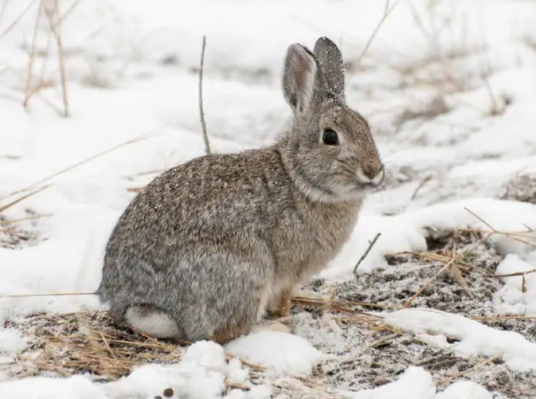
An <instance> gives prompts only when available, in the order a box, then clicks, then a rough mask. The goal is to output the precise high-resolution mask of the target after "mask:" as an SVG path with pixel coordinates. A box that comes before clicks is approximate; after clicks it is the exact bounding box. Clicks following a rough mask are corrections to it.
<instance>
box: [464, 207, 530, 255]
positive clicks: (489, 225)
mask: <svg viewBox="0 0 536 399" xmlns="http://www.w3.org/2000/svg"><path fill="white" fill-rule="evenodd" d="M463 209H465V210H466V211H467V212H469V213H470V214H471V215H473V216H474V217H475V218H477V219H478V220H480V221H481V222H482V223H484V224H485V225H486V226H488V227H489V228H490V230H491V233H490V234H489V235H490V236H491V235H493V234H499V235H505V236H507V237H508V238H510V239H512V240H514V241H517V242H520V243H523V244H526V245H529V246H531V247H533V248H536V243H534V242H530V241H527V240H524V239H521V238H519V236H518V235H516V234H510V233H507V232H501V231H498V230H497V229H495V228H494V227H493V226H492V225H491V224H489V223H488V222H486V221H485V220H484V219H483V218H481V217H480V216H478V215H477V214H476V213H474V212H473V211H471V210H470V209H468V208H465V207H464V208H463Z"/></svg>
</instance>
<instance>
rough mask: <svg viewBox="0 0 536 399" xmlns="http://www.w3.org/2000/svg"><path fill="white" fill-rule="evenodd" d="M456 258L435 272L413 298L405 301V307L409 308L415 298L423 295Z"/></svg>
mask: <svg viewBox="0 0 536 399" xmlns="http://www.w3.org/2000/svg"><path fill="white" fill-rule="evenodd" d="M454 261H455V259H451V260H450V261H449V262H448V263H446V264H445V265H444V266H442V267H441V268H440V269H439V270H438V271H437V273H435V274H434V275H433V276H432V277H430V279H429V280H428V281H427V282H426V283H425V284H424V285H423V286H422V287H421V288H420V289H419V291H417V292H416V293H415V294H413V296H412V297H411V298H409V299H408V300H407V301H406V302H405V303H404V307H405V308H409V306H410V305H411V303H412V302H413V301H414V300H415V298H417V297H418V296H419V295H421V294H422V293H423V291H424V290H425V289H426V288H428V287H429V286H430V284H432V283H433V282H434V281H435V280H436V279H437V277H438V276H439V275H440V274H441V273H442V272H444V271H445V270H446V269H448V268H449V267H450V265H451V264H452V263H454Z"/></svg>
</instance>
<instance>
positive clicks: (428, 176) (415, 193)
mask: <svg viewBox="0 0 536 399" xmlns="http://www.w3.org/2000/svg"><path fill="white" fill-rule="evenodd" d="M431 179H432V175H427V176H425V177H424V178H423V179H422V180H421V182H420V183H419V185H418V186H417V188H416V189H415V191H414V192H413V195H412V196H411V200H412V201H414V200H415V198H417V194H418V193H419V191H421V188H423V187H424V185H425V184H426V183H427V182H429V181H430V180H431Z"/></svg>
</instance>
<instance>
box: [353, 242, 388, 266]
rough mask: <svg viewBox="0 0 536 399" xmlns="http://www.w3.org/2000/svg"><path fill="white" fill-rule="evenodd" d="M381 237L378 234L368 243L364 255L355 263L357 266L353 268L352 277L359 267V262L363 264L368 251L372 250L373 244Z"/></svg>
mask: <svg viewBox="0 0 536 399" xmlns="http://www.w3.org/2000/svg"><path fill="white" fill-rule="evenodd" d="M381 235H382V233H378V234H376V236H375V237H374V239H373V240H372V241H371V242H370V244H369V246H368V248H367V250H366V251H365V253H364V254H363V255H361V258H359V260H358V261H357V264H356V265H355V267H354V275H355V274H356V272H357V268H358V267H359V265H360V264H361V262H363V260H365V258H366V257H367V255H368V254H369V252H370V250H371V249H372V247H373V246H374V244H376V241H378V238H380V236H381Z"/></svg>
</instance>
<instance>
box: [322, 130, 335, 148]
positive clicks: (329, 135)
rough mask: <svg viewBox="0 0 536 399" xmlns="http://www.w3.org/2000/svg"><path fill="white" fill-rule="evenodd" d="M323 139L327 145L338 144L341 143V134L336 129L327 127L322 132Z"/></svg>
mask: <svg viewBox="0 0 536 399" xmlns="http://www.w3.org/2000/svg"><path fill="white" fill-rule="evenodd" d="M322 141H323V143H324V144H326V145H337V144H339V136H338V135H337V132H336V131H335V130H332V129H326V130H324V133H322Z"/></svg>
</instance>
